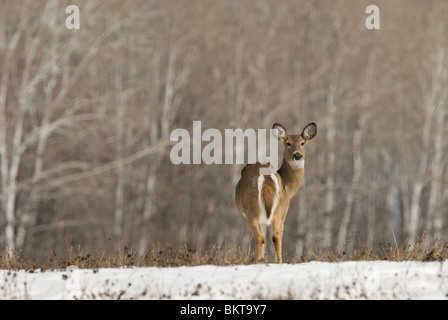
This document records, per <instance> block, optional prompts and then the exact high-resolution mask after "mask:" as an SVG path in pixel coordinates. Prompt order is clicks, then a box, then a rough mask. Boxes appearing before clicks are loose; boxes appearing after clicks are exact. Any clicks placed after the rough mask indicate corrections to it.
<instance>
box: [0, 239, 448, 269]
mask: <svg viewBox="0 0 448 320" xmlns="http://www.w3.org/2000/svg"><path fill="white" fill-rule="evenodd" d="M39 256H41V257H43V258H41V259H33V258H31V257H29V256H26V255H23V254H21V252H17V253H16V254H15V255H14V257H13V258H12V259H10V258H9V257H8V256H7V254H6V253H4V254H3V255H1V256H0V269H10V270H28V271H30V272H33V271H35V270H54V269H65V268H66V267H68V266H70V265H75V266H77V267H78V268H81V269H84V268H91V269H96V268H118V267H178V266H198V265H207V264H211V265H219V266H225V265H241V264H243V265H244V264H252V263H255V261H254V259H253V252H248V251H247V250H243V249H241V248H240V247H238V246H232V247H226V246H224V245H215V246H212V247H209V248H193V247H192V246H191V245H189V244H183V245H179V246H173V245H171V244H155V245H153V246H152V247H151V248H150V249H149V250H147V251H146V252H145V253H144V254H143V255H140V254H138V252H137V251H136V250H134V249H133V248H127V247H124V248H122V249H116V250H110V249H107V248H105V249H103V250H102V251H99V250H97V251H87V250H85V249H83V248H81V247H77V248H73V247H70V248H69V249H67V251H66V253H65V254H64V255H56V254H55V253H49V254H48V255H47V256H45V255H43V254H42V255H39ZM270 257H271V259H273V256H272V255H271V256H270ZM445 259H448V244H447V243H440V244H435V245H433V246H429V247H428V246H425V245H424V244H423V240H422V239H420V240H419V241H417V242H416V243H411V242H407V243H405V244H402V245H398V244H396V243H395V244H391V243H386V242H385V243H379V244H376V245H368V244H365V243H358V244H357V245H356V246H355V249H354V250H353V251H351V252H346V251H345V248H343V247H342V248H335V249H325V250H320V249H317V248H316V247H311V248H306V249H305V250H304V251H303V253H302V254H301V255H289V256H288V255H286V256H285V261H284V262H285V263H306V262H311V261H320V262H342V261H363V260H364V261H372V260H385V261H423V262H427V261H442V260H445ZM269 262H271V263H272V262H273V261H271V260H269Z"/></svg>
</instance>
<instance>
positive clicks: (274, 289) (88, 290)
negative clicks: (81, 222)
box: [0, 260, 448, 299]
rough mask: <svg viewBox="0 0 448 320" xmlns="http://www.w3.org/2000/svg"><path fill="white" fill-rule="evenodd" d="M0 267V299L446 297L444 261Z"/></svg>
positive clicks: (447, 277) (447, 265) (447, 273)
mask: <svg viewBox="0 0 448 320" xmlns="http://www.w3.org/2000/svg"><path fill="white" fill-rule="evenodd" d="M68 269H69V270H63V271H45V272H41V271H34V272H26V271H9V270H0V299H448V260H447V261H443V262H388V261H375V262H373V261H359V262H355V261H350V262H341V263H326V262H310V263H302V264H293V265H292V264H283V265H276V264H261V265H237V266H213V265H205V266H197V267H176V268H157V267H148V268H122V269H82V270H79V269H77V268H76V267H75V266H71V267H69V268H68Z"/></svg>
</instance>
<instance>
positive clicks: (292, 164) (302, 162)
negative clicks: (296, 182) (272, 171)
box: [288, 160, 305, 169]
mask: <svg viewBox="0 0 448 320" xmlns="http://www.w3.org/2000/svg"><path fill="white" fill-rule="evenodd" d="M288 164H289V166H290V167H291V168H292V169H300V168H305V160H299V161H297V160H293V161H289V162H288Z"/></svg>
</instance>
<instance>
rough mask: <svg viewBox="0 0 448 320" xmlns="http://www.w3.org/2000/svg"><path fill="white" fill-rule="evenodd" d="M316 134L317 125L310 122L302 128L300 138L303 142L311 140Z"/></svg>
mask: <svg viewBox="0 0 448 320" xmlns="http://www.w3.org/2000/svg"><path fill="white" fill-rule="evenodd" d="M316 133H317V125H316V124H315V123H314V122H311V123H309V124H307V125H306V127H305V128H303V132H302V137H303V138H304V139H305V140H311V139H313V138H314V137H315V136H316Z"/></svg>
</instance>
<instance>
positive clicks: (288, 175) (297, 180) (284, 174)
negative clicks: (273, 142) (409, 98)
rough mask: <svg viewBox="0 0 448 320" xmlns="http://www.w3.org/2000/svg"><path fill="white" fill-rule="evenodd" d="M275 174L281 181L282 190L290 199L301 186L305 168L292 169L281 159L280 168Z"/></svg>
mask: <svg viewBox="0 0 448 320" xmlns="http://www.w3.org/2000/svg"><path fill="white" fill-rule="evenodd" d="M277 172H278V174H279V175H280V177H281V179H282V184H283V188H284V189H285V191H286V193H287V195H288V198H289V199H291V198H292V197H293V196H294V195H295V194H296V193H297V190H299V187H300V185H301V184H302V180H303V175H304V173H305V168H304V167H303V166H300V167H298V168H292V167H291V166H290V164H289V163H288V162H287V161H286V160H285V159H283V163H282V166H281V167H280V169H278V171H277Z"/></svg>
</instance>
